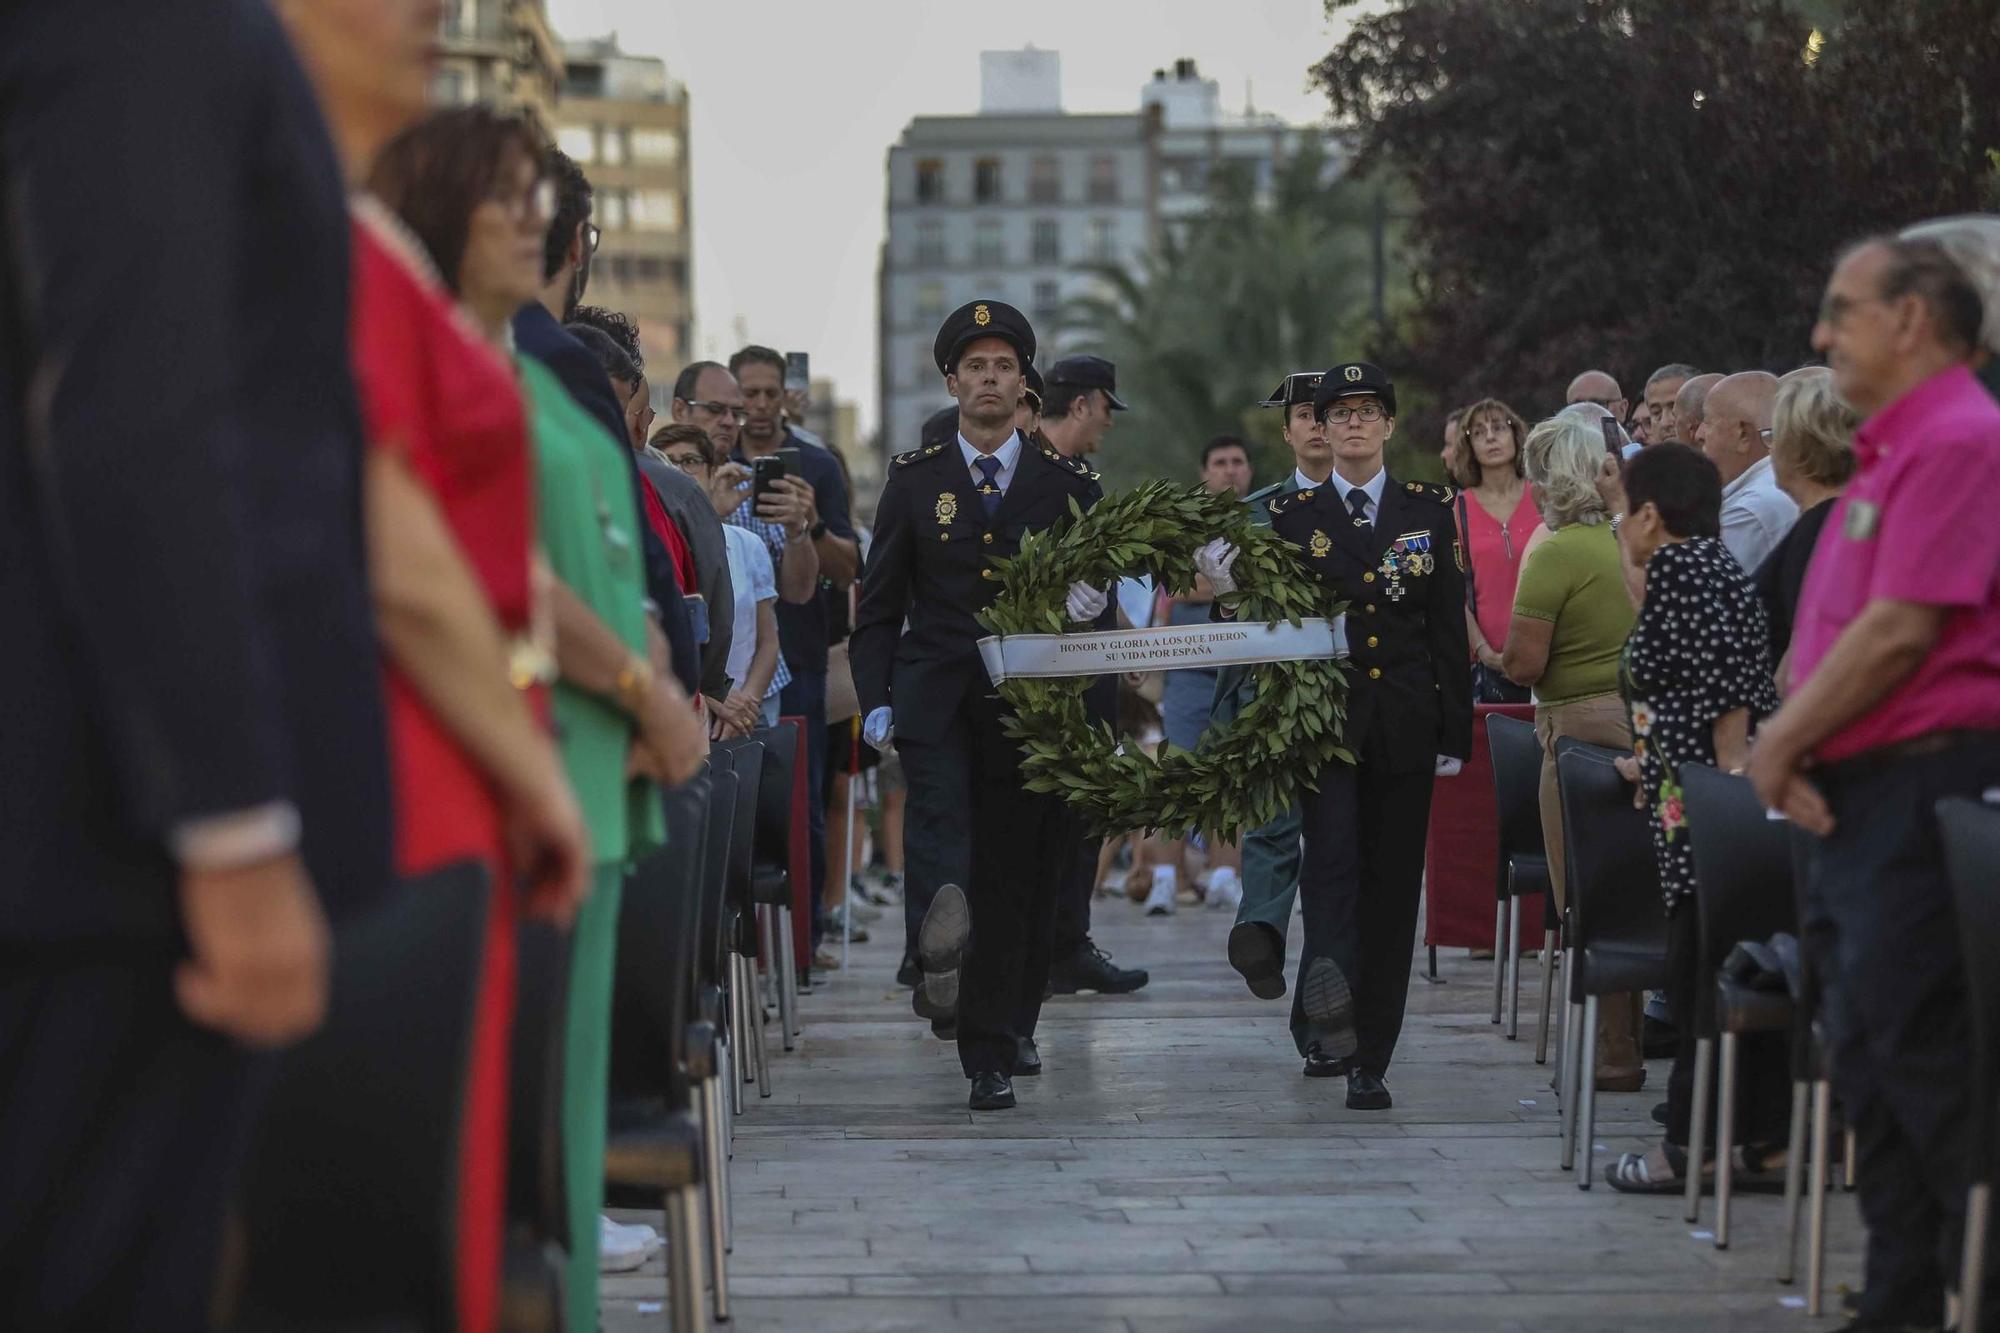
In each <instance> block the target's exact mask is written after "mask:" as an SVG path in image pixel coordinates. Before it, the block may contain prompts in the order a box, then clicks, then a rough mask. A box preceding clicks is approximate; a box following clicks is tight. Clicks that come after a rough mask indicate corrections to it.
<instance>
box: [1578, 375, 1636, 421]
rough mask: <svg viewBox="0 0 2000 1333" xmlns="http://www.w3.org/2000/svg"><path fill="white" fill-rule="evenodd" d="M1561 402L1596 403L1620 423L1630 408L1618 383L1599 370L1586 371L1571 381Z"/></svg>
mask: <svg viewBox="0 0 2000 1333" xmlns="http://www.w3.org/2000/svg"><path fill="white" fill-rule="evenodd" d="M1563 401H1564V402H1565V403H1596V404H1597V405H1598V406H1599V407H1602V408H1605V409H1606V410H1608V411H1609V412H1610V413H1611V415H1613V416H1615V417H1617V418H1618V420H1619V421H1620V422H1621V423H1622V422H1623V421H1624V420H1625V417H1626V415H1627V414H1628V413H1629V412H1630V411H1631V407H1632V405H1631V404H1630V403H1628V402H1626V401H1625V392H1624V390H1622V389H1620V388H1619V387H1618V381H1617V380H1615V379H1612V378H1611V376H1609V375H1607V374H1605V373H1604V372H1603V371H1601V370H1586V371H1584V372H1583V373H1582V374H1581V375H1578V376H1577V377H1576V378H1575V379H1573V380H1571V381H1570V382H1569V389H1568V390H1567V391H1566V392H1565V393H1564V394H1563Z"/></svg>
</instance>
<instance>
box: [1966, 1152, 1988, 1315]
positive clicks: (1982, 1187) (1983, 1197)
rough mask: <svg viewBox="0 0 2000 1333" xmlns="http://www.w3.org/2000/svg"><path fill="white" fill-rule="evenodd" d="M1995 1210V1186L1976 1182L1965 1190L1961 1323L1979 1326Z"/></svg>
mask: <svg viewBox="0 0 2000 1333" xmlns="http://www.w3.org/2000/svg"><path fill="white" fill-rule="evenodd" d="M1992 1213H1993V1186H1992V1185H1991V1184H1989V1183H1988V1182H1986V1181H1984V1180H1981V1181H1976V1182H1974V1184H1973V1186H1972V1188H1971V1189H1969V1190H1967V1191H1966V1194H1965V1251H1964V1254H1963V1256H1962V1257H1961V1258H1960V1260H1959V1266H1958V1327H1960V1328H1963V1329H1978V1328H1983V1327H1985V1325H1983V1324H1981V1323H1980V1322H1979V1316H1980V1313H1981V1311H1980V1306H1981V1305H1982V1304H1984V1302H1983V1301H1982V1300H1981V1299H1980V1297H1981V1290H1980V1289H1981V1288H1982V1287H1983V1286H1984V1285H1985V1282H1986V1228H1987V1226H1988V1224H1989V1219H1990V1218H1991V1216H1992Z"/></svg>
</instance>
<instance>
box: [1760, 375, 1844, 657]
mask: <svg viewBox="0 0 2000 1333" xmlns="http://www.w3.org/2000/svg"><path fill="white" fill-rule="evenodd" d="M1860 424H1861V417H1860V414H1859V413H1857V412H1856V411H1855V410H1854V409H1853V408H1851V407H1849V406H1848V405H1847V404H1846V403H1844V402H1842V401H1841V399H1840V396H1839V395H1838V394H1836V393H1834V391H1833V372H1832V371H1830V370H1828V369H1826V368H1825V367H1824V366H1808V367H1805V368H1803V369H1801V370H1795V371H1793V372H1792V373H1791V374H1789V375H1787V376H1785V378H1784V380H1783V381H1782V382H1780V383H1779V385H1778V397H1777V400H1776V401H1775V402H1774V403H1773V404H1772V407H1771V470H1772V472H1773V473H1774V474H1775V475H1776V477H1777V481H1778V489H1780V490H1782V491H1783V492H1784V493H1785V494H1786V495H1789V496H1790V497H1791V498H1792V503H1794V504H1796V505H1797V506H1798V507H1799V517H1798V521H1797V522H1796V523H1794V524H1792V526H1791V528H1790V530H1789V531H1787V532H1786V533H1785V536H1784V539H1783V540H1781V541H1780V542H1779V543H1778V544H1777V546H1776V547H1774V548H1773V549H1772V551H1771V554H1769V555H1767V556H1765V557H1764V562H1763V563H1762V564H1760V565H1758V566H1757V569H1756V571H1755V572H1754V573H1752V574H1751V576H1750V586H1751V587H1753V588H1755V589H1756V590H1757V596H1758V598H1759V599H1760V600H1761V601H1762V602H1763V603H1764V614H1765V617H1766V618H1767V619H1768V620H1769V621H1770V624H1771V660H1772V661H1773V662H1782V661H1783V660H1784V657H1785V650H1786V649H1787V648H1789V647H1790V646H1791V642H1792V617H1793V614H1794V613H1795V612H1796V611H1797V610H1798V605H1799V589H1800V587H1801V586H1802V585H1803V584H1804V583H1805V579H1806V567H1807V566H1808V565H1810V564H1811V563H1812V557H1813V548H1814V547H1815V546H1817V545H1818V544H1819V534H1820V529H1821V528H1823V527H1825V526H1826V516H1827V515H1828V514H1830V513H1831V512H1833V502H1834V501H1835V500H1837V499H1839V498H1840V493H1841V492H1842V491H1843V490H1845V489H1847V482H1848V478H1850V477H1852V476H1853V475H1854V430H1855V427H1857V426H1859V425H1860ZM1784 677H1785V673H1784V670H1783V669H1782V668H1780V670H1779V672H1778V682H1779V685H1780V686H1781V687H1782V686H1783V684H1784Z"/></svg>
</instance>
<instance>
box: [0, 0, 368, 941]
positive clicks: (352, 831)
mask: <svg viewBox="0 0 2000 1333" xmlns="http://www.w3.org/2000/svg"><path fill="white" fill-rule="evenodd" d="M218 71H226V76H224V77H218ZM164 108H172V113H171V114H165V113H164V112H163V109H164ZM84 161H88V162H89V163H90V164H91V165H90V168H89V169H88V170H80V169H79V167H78V164H79V163H80V162H84ZM0 200H4V209H5V211H4V212H0V627H4V628H0V638H4V641H5V644H6V647H5V649H4V651H0V699H4V700H5V707H4V711H0V755H4V761H0V953H7V952H20V951H23V950H32V951H33V953H34V954H35V956H36V957H37V958H38V959H41V960H44V961H47V960H52V959H61V958H63V957H101V956H105V955H107V954H124V955H131V954H135V953H137V954H158V955H162V956H165V955H168V954H171V953H172V952H174V951H176V950H178V949H180V948H181V947H183V945H182V942H181V939H180V924H179V904H178V900H177V894H176V883H177V878H178V870H177V867H176V866H175V865H174V863H173V862H172V860H171V859H170V857H169V855H168V850H167V849H168V839H169V837H170V835H171V833H172V831H173V830H174V829H175V828H176V827H177V826H179V825H181V824H183V823H185V822H186V821H189V820H192V819H196V818H199V817H202V816H206V815H213V814H220V813H226V812H233V811H238V810H242V809H245V808H249V807H253V806H257V805H260V804H263V803H265V802H270V801H276V800H289V801H290V802H292V803H293V804H294V805H295V806H296V807H297V808H298V811H299V813H300V816H301V818H302V820H303V825H304V827H303V836H302V843H301V852H302V853H303V855H304V858H305V862H306V865H307V868H308V870H309V871H310V872H311V874H312V877H313V880H314V883H315V884H316V886H317V887H318V890H319V893H320V896H321V898H322V899H323V900H324V901H325V903H326V906H327V908H328V910H329V912H330V913H331V914H332V915H333V916H334V917H335V918H340V917H343V916H346V915H349V914H351V913H352V912H354V911H357V910H359V909H360V908H362V907H363V906H365V905H366V903H367V902H368V901H370V900H371V899H373V898H374V897H375V896H376V895H378V894H379V893H381V892H383V891H384V890H385V889H386V887H387V885H388V882H389V837H390V833H389V807H388V772H387V759H386V753H385V736H384V723H383V714H382V705H381V697H380V684H379V681H380V671H381V665H380V658H379V654H378V650H377V646H376V642H375V637H374V629H373V624H374V620H373V608H372V606H371V603H370V601H369V595H368V587H367V583H366V574H365V566H364V560H363V542H362V527H361V512H362V510H361V483H360V476H361V472H360V465H361V448H362V436H361V424H360V412H359V407H358V404H357V400H356V396H355V390H354V385H353V381H352V379H351V377H350V374H349V369H348V367H349V349H348V287H347V283H348V255H349V243H350V242H349V233H348V215H347V205H346V198H345V192H344V190H343V187H342V183H341V179H340V174H339V171H338V169H337V167H336V164H335V161H334V157H333V153H332V149H331V147H330V146H329V144H328V142H327V139H326V135H325V131H324V129H323V128H322V126H321V124H320V121H319V114H318V108H317V106H316V104H315V102H314V100H313V94H312V91H311V89H310V88H309V87H308V86H307V85H306V82H305V79H304V77H303V76H302V75H301V73H300V71H299V68H298V66H297V64H296V63H295V61H294V59H293V56H292V52H291V49H290V47H289V45H288V44H287V42H286V40H285V38H284V35H283V33H282V32H281V31H280V30H279V28H278V24H277V20H276V18H275V17H274V16H273V15H272V13H271V11H270V9H269V7H268V6H267V5H266V4H265V3H264V0H186V3H178V4H173V5H162V4H159V3H157V2H156V0H106V2H105V3H102V4H99V5H97V6H95V7H93V9H92V11H91V21H90V22H89V23H79V22H78V21H77V16H76V14H75V13H74V12H73V11H71V10H70V9H69V8H68V7H67V6H63V5H18V6H9V7H7V8H6V9H4V10H0Z"/></svg>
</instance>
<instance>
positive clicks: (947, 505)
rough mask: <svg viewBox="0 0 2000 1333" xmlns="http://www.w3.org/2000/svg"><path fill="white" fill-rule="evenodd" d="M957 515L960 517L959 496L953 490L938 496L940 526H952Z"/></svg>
mask: <svg viewBox="0 0 2000 1333" xmlns="http://www.w3.org/2000/svg"><path fill="white" fill-rule="evenodd" d="M957 517H958V497H957V496H956V495H954V494H953V493H952V492H950V491H946V492H945V493H944V494H943V495H940V496H939V497H938V502H937V521H938V526H939V527H941V528H947V527H950V526H951V524H952V521H953V520H954V519H956V518H957Z"/></svg>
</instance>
